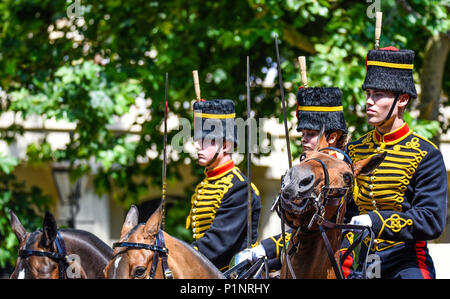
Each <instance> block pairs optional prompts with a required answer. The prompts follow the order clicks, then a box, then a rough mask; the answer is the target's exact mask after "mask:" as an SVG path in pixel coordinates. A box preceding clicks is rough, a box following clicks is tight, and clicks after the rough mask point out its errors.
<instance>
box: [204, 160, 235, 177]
mask: <svg viewBox="0 0 450 299" xmlns="http://www.w3.org/2000/svg"><path fill="white" fill-rule="evenodd" d="M233 168H234V162H233V160H230V161H228V162H226V163H224V164H222V165H220V166H217V167H216V168H213V169H211V170H210V171H206V172H205V175H206V176H207V177H208V178H212V177H215V176H218V175H221V174H222V173H224V172H227V171H228V170H231V169H233Z"/></svg>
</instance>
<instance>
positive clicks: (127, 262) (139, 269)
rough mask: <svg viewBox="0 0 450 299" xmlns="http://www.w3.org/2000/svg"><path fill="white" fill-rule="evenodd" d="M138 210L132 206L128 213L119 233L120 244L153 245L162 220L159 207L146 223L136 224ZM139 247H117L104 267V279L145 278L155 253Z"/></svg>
mask: <svg viewBox="0 0 450 299" xmlns="http://www.w3.org/2000/svg"><path fill="white" fill-rule="evenodd" d="M138 216H139V215H138V209H137V208H136V207H135V206H132V207H131V209H130V210H129V211H128V214H127V216H126V219H125V222H124V224H123V226H122V230H121V233H120V241H119V242H120V243H125V242H126V243H133V244H138V245H141V247H142V245H143V246H145V245H155V242H156V238H157V234H158V233H159V230H160V226H161V220H162V206H160V207H159V208H158V209H157V210H156V211H155V212H154V213H153V215H152V216H151V217H150V218H149V219H148V220H147V222H146V223H141V224H138ZM141 247H135V248H132V247H127V246H118V247H116V248H115V249H114V255H113V258H112V259H111V261H110V262H109V264H108V265H107V266H106V268H105V270H104V273H105V277H106V278H147V277H148V276H149V271H150V268H151V267H150V265H151V262H152V260H153V256H154V254H155V251H153V250H148V249H146V248H141Z"/></svg>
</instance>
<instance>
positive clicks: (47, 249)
mask: <svg viewBox="0 0 450 299" xmlns="http://www.w3.org/2000/svg"><path fill="white" fill-rule="evenodd" d="M10 216H11V228H12V230H13V232H14V233H15V235H16V237H17V239H18V240H19V244H20V245H19V246H20V249H19V254H18V257H17V261H16V267H15V269H14V271H13V273H12V274H11V276H10V278H11V279H33V278H36V279H37V278H44V279H58V278H59V279H64V278H82V279H87V278H104V274H103V269H104V268H105V266H106V265H107V264H108V262H109V260H110V259H111V258H112V252H113V250H112V248H111V247H109V246H108V245H107V244H106V243H104V242H103V241H102V240H100V239H99V238H98V237H96V236H95V235H93V234H91V233H90V232H87V231H83V230H77V229H59V230H58V228H57V225H56V221H55V218H54V217H53V215H52V214H51V213H50V212H48V211H47V212H46V213H45V217H44V221H43V225H42V229H41V230H37V231H34V232H31V233H30V232H27V231H26V230H25V228H24V227H23V225H22V223H21V222H20V220H19V219H18V217H17V216H16V215H15V214H14V212H13V211H10Z"/></svg>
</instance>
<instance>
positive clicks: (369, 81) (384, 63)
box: [362, 47, 417, 98]
mask: <svg viewBox="0 0 450 299" xmlns="http://www.w3.org/2000/svg"><path fill="white" fill-rule="evenodd" d="M413 63H414V51H412V50H399V49H396V48H394V47H387V48H380V49H378V50H370V51H369V53H368V54H367V74H366V78H365V80H364V84H363V86H362V88H363V89H364V90H366V89H369V88H371V89H379V90H388V91H392V92H395V93H400V94H409V96H410V97H411V98H416V97H417V93H416V87H415V86H414V79H413V73H412V70H413V67H414V65H413Z"/></svg>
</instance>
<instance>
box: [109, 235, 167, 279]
mask: <svg viewBox="0 0 450 299" xmlns="http://www.w3.org/2000/svg"><path fill="white" fill-rule="evenodd" d="M116 247H125V248H127V249H126V250H124V251H121V252H118V253H117V254H120V253H123V252H125V251H127V250H129V249H146V250H151V251H153V252H154V255H153V261H152V266H151V268H150V272H149V274H148V278H149V279H153V278H155V275H156V267H157V266H158V261H159V256H160V255H161V265H162V269H163V274H164V278H166V279H173V274H172V271H170V269H169V265H168V263H167V255H168V254H169V249H167V247H166V245H165V242H164V234H163V232H162V230H159V231H158V233H157V234H156V239H155V244H154V245H153V244H145V243H134V242H116V243H114V244H113V248H116ZM117 254H116V255H117Z"/></svg>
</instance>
